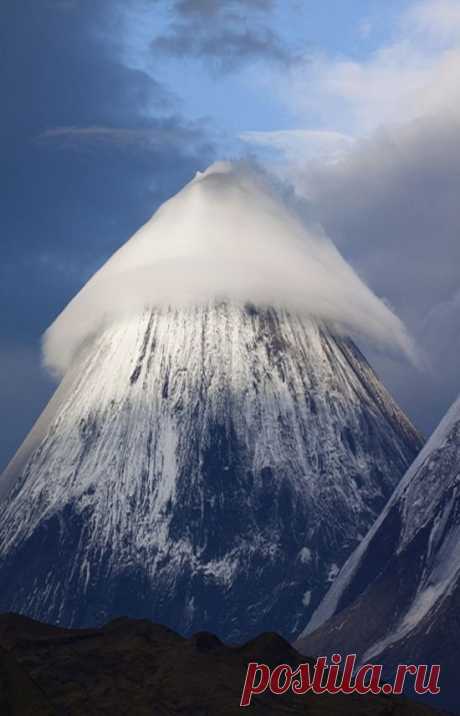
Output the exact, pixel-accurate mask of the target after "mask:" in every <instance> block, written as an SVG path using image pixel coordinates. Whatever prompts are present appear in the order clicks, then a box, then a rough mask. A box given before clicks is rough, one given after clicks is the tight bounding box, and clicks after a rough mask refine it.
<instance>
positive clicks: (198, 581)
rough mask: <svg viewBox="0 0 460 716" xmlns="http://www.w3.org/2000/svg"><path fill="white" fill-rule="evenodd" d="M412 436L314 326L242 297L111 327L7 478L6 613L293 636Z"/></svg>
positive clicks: (393, 478)
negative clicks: (134, 619) (129, 619)
mask: <svg viewBox="0 0 460 716" xmlns="http://www.w3.org/2000/svg"><path fill="white" fill-rule="evenodd" d="M420 446H421V440H420V437H419V436H418V434H417V433H416V431H415V430H414V428H413V427H412V426H411V424H410V422H409V421H408V419H407V418H406V417H405V416H404V415H403V413H402V412H401V411H400V410H399V409H398V407H397V406H396V405H395V403H394V402H393V400H392V399H391V397H390V396H389V395H388V393H387V392H386V391H385V389H384V388H383V386H382V385H381V383H380V382H379V380H378V378H377V377H376V375H375V374H374V372H373V371H372V369H371V368H370V367H369V365H368V363H367V362H366V360H365V359H364V358H363V356H362V355H361V353H360V352H359V350H358V349H357V348H356V347H355V345H354V344H353V342H352V341H350V340H349V339H346V338H343V337H341V336H338V335H337V334H334V332H332V331H331V330H330V329H328V328H326V327H325V326H324V325H323V324H321V323H318V322H316V321H313V320H310V319H306V318H305V317H303V316H300V315H298V314H296V313H293V312H290V311H287V310H283V309H279V310H275V309H273V308H266V309H264V308H256V307H255V306H254V305H253V304H241V303H236V302H234V303H230V302H220V303H218V302H211V303H207V304H204V305H202V306H188V307H186V306H184V307H182V308H175V307H169V308H168V307H163V308H157V309H149V310H145V311H144V312H143V313H142V314H141V315H139V316H127V317H125V318H124V319H121V318H119V319H118V320H117V321H112V322H110V324H109V325H107V326H106V327H105V329H104V330H101V331H99V333H98V334H97V335H96V336H94V337H93V338H92V339H91V340H89V341H87V343H86V344H85V345H83V346H82V347H81V348H80V349H79V352H78V354H77V355H76V357H75V358H74V359H73V361H72V365H71V367H70V368H69V369H68V370H67V372H66V375H65V377H64V379H63V381H62V383H61V385H60V386H59V388H58V390H57V392H56V394H55V395H54V397H53V398H52V400H51V402H50V404H49V405H48V407H47V409H46V411H45V412H44V413H43V415H42V417H41V418H40V419H39V421H38V422H37V424H36V426H35V427H34V429H33V430H32V432H31V434H30V435H29V437H28V438H27V439H26V441H25V442H24V444H23V446H22V448H21V449H20V451H19V452H18V454H17V456H16V458H15V459H14V460H13V461H12V463H11V464H10V466H9V468H8V469H7V471H6V473H5V474H4V475H3V476H2V479H1V481H0V484H1V486H2V501H1V503H0V580H1V584H2V589H1V591H0V611H10V610H16V611H18V610H19V611H21V612H22V613H24V614H27V615H30V616H33V617H35V618H40V619H44V620H49V621H51V622H59V623H61V624H64V625H88V624H95V623H101V622H104V621H106V620H107V619H109V618H110V617H112V616H117V615H119V614H129V615H131V616H148V617H150V618H152V619H154V620H156V621H159V622H162V623H164V624H167V625H169V626H171V627H174V628H177V629H178V630H180V631H182V632H187V633H189V632H193V631H197V630H203V629H208V630H211V631H214V632H216V633H218V634H219V635H220V636H221V637H225V638H228V639H232V640H235V639H241V638H243V637H248V636H251V635H253V634H256V633H258V632H260V631H263V630H266V629H269V630H277V631H279V632H281V633H282V634H284V635H285V636H287V637H293V636H295V635H296V634H297V633H298V632H299V629H300V627H301V625H302V620H303V619H304V618H305V614H308V613H311V611H312V610H313V609H315V608H316V606H317V605H318V602H319V600H320V599H321V597H322V596H323V594H324V593H325V591H326V589H327V587H328V586H329V584H330V582H331V581H332V580H333V578H334V577H335V575H336V573H337V571H338V570H339V568H340V566H341V565H342V563H343V562H344V560H345V559H346V558H347V556H348V555H349V554H350V552H351V551H352V549H353V548H354V547H355V546H356V545H357V544H358V543H359V542H360V541H361V540H362V538H363V535H364V534H365V533H366V531H367V530H368V528H369V527H370V525H371V524H372V523H373V522H374V520H375V518H376V517H377V515H378V514H379V512H380V511H381V509H382V507H383V506H384V504H385V502H386V500H387V499H388V497H389V495H390V494H391V492H392V490H393V488H394V487H395V484H396V483H397V481H398V479H399V478H400V477H401V475H402V474H403V473H404V472H405V470H406V469H407V466H408V465H409V464H410V463H411V462H412V460H413V458H414V457H415V455H416V454H417V452H418V451H419V448H420Z"/></svg>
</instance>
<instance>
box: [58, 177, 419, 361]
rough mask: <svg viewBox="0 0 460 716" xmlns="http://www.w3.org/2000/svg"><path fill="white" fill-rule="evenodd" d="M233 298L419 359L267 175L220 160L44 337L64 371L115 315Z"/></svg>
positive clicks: (164, 209) (165, 208) (400, 329)
mask: <svg viewBox="0 0 460 716" xmlns="http://www.w3.org/2000/svg"><path fill="white" fill-rule="evenodd" d="M221 298H223V299H225V298H228V299H230V300H233V301H241V302H246V301H251V302H253V303H255V304H259V305H267V304H269V305H273V304H275V305H280V306H283V307H286V308H288V309H292V310H295V311H297V312H301V313H303V314H305V315H307V316H313V317H315V318H318V319H319V320H323V321H326V322H328V323H329V324H333V325H334V327H335V328H336V329H337V330H343V331H346V332H347V333H350V332H351V333H353V334H355V335H359V336H366V337H368V338H370V339H371V340H372V341H373V342H374V343H375V344H377V345H382V346H383V345H384V346H393V347H394V346H396V347H397V348H399V349H400V350H403V351H405V352H406V354H408V355H410V356H411V357H413V358H415V354H414V350H413V347H412V343H411V341H410V339H409V338H408V336H407V334H406V331H405V329H404V326H403V325H402V323H401V322H400V321H399V319H398V318H397V317H396V316H395V315H394V314H393V313H392V312H391V310H390V309H389V308H388V307H387V306H386V305H385V304H384V303H382V302H381V301H380V300H379V299H378V298H377V297H376V296H375V295H374V294H373V293H372V292H371V291H370V290H369V289H368V288H367V286H365V284H364V283H363V282H362V281H361V280H360V279H359V278H358V276H357V275H356V274H355V273H354V272H353V271H352V269H351V268H350V266H349V265H348V264H347V263H346V262H345V261H344V260H343V258H342V257H341V255H340V254H339V252H338V251H337V249H336V248H335V247H334V245H333V244H332V242H331V241H330V240H329V239H328V238H327V237H326V236H325V235H324V234H323V233H322V232H321V231H320V230H319V229H315V228H314V227H308V226H306V225H305V223H304V222H303V221H302V219H301V217H300V216H299V215H298V214H297V212H296V211H295V209H294V207H290V206H288V204H287V201H286V200H283V198H282V197H281V196H280V195H279V194H277V193H276V191H275V189H274V187H272V186H269V185H268V183H267V180H266V178H264V177H262V176H261V175H259V174H256V173H255V172H254V171H253V170H250V169H249V168H248V167H245V166H242V165H230V164H227V163H219V164H217V165H213V166H212V167H211V168H210V169H209V170H207V171H206V172H204V173H203V174H198V175H197V177H196V178H195V179H194V180H193V181H192V182H190V183H189V184H188V185H187V186H186V187H185V188H184V189H183V190H182V191H181V192H179V194H177V195H176V196H175V197H173V198H172V199H170V200H169V201H168V202H166V203H165V204H163V205H162V206H161V207H160V209H159V210H158V211H157V212H156V213H155V214H154V216H153V217H152V219H151V220H150V221H149V222H148V223H147V224H146V225H145V226H144V227H143V228H142V229H140V231H139V232H138V233H137V234H135V235H134V237H132V238H131V239H130V241H128V242H127V243H126V244H125V245H124V246H123V247H122V248H121V249H120V250H119V251H117V252H116V253H115V254H114V255H113V257H112V258H111V259H110V260H109V261H108V262H107V263H106V264H105V265H104V266H103V268H102V269H101V270H100V271H98V272H97V273H96V274H95V275H94V276H93V278H92V279H91V280H90V281H89V282H88V283H87V284H86V286H84V287H83V289H82V290H81V291H80V293H79V294H78V295H77V296H76V297H75V298H74V299H73V301H71V302H70V304H69V305H68V306H67V308H66V309H65V310H64V311H63V313H62V314H61V315H60V316H59V317H58V318H57V319H56V321H55V322H54V323H53V325H52V326H51V327H50V328H49V329H48V331H47V333H46V335H45V341H44V349H45V362H46V364H47V365H48V367H50V368H51V369H52V370H54V371H55V372H57V373H59V374H63V373H64V372H65V371H66V370H67V368H68V367H69V365H70V364H71V362H72V359H73V357H74V355H75V354H76V352H77V351H78V348H79V346H81V345H82V344H83V343H84V342H85V341H87V340H89V339H91V337H92V336H94V335H95V334H97V332H98V331H100V330H102V329H103V327H104V325H105V324H106V323H107V322H108V321H117V320H123V319H125V318H126V317H129V316H130V315H132V314H137V313H139V312H141V311H143V310H144V309H145V308H146V307H148V306H155V305H159V304H164V303H167V304H173V305H180V304H183V303H202V302H204V301H209V300H214V299H221Z"/></svg>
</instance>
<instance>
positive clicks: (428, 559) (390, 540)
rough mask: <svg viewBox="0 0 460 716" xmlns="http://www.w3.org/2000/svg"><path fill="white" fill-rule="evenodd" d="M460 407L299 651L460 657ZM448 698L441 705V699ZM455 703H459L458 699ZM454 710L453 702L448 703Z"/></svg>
mask: <svg viewBox="0 0 460 716" xmlns="http://www.w3.org/2000/svg"><path fill="white" fill-rule="evenodd" d="M459 608H460V398H459V400H457V402H456V403H455V404H454V405H453V406H452V408H451V409H450V411H449V412H448V414H447V415H446V417H445V418H444V420H443V421H442V422H441V424H440V425H439V427H438V428H437V430H436V431H435V432H434V434H433V436H432V437H431V439H430V440H429V441H428V443H427V444H426V446H425V447H424V449H423V450H422V451H421V453H420V454H419V456H418V458H417V459H416V460H415V462H414V464H413V465H412V466H411V467H410V469H409V470H408V472H407V473H406V475H405V476H404V478H403V480H402V481H401V482H400V484H399V486H398V487H397V488H396V490H395V493H394V494H393V496H392V498H391V499H390V501H389V503H388V505H387V507H386V508H385V510H384V511H383V513H382V515H381V516H380V518H379V519H378V520H377V522H376V524H375V525H374V526H373V528H372V529H371V530H370V532H369V534H368V535H367V536H366V538H365V540H363V542H362V543H361V545H360V546H359V547H358V548H357V549H356V551H355V552H354V553H353V555H352V556H351V557H350V558H349V559H348V561H347V562H346V564H345V565H344V567H343V568H342V570H341V572H340V574H339V576H338V577H337V580H336V581H335V583H334V585H333V586H332V587H331V589H330V591H329V592H328V594H327V595H326V597H325V598H324V600H323V601H322V603H321V605H320V606H319V607H318V609H317V610H316V611H315V613H314V614H313V616H312V618H311V620H310V622H309V624H308V627H307V629H306V630H305V632H304V633H303V634H302V636H301V638H300V640H299V641H298V645H299V646H300V647H301V648H302V649H304V650H306V651H308V652H309V653H311V650H312V649H313V652H314V653H316V652H317V651H318V652H321V653H323V652H324V653H327V652H328V651H340V650H341V649H345V650H347V651H348V652H355V651H356V652H357V653H358V654H360V656H361V658H362V659H363V660H373V661H377V662H378V663H382V662H383V663H385V664H387V665H389V666H393V665H394V664H395V663H397V662H398V661H399V662H400V663H433V662H434V663H441V664H443V678H444V683H445V685H446V692H448V690H449V688H453V687H455V689H456V679H457V676H456V674H457V670H458V659H459V657H460V637H459V630H458V614H459ZM446 698H447V696H446ZM456 698H457V697H456ZM452 703H453V704H455V705H457V706H458V698H457V702H455V701H454V702H452Z"/></svg>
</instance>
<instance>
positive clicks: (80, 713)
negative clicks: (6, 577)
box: [0, 614, 441, 716]
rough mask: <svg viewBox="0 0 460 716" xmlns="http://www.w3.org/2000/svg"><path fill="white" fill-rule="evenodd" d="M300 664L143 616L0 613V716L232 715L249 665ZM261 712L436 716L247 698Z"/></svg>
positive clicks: (338, 700)
mask: <svg viewBox="0 0 460 716" xmlns="http://www.w3.org/2000/svg"><path fill="white" fill-rule="evenodd" d="M255 660H256V661H259V662H262V663H265V664H268V665H269V666H271V667H272V668H273V667H274V666H275V665H278V664H282V663H284V664H290V665H291V666H292V668H296V667H297V665H298V664H299V663H305V661H307V660H306V659H305V658H304V657H302V656H301V655H300V654H299V653H298V652H296V651H295V650H294V649H293V648H292V647H291V646H290V645H289V644H288V643H287V642H285V641H284V640H283V639H282V638H281V637H280V636H278V635H277V634H273V633H267V634H261V635H260V636H258V637H257V638H255V639H253V640H252V641H250V642H248V643H246V644H243V645H242V646H238V647H231V646H227V645H225V644H223V643H222V642H221V641H220V640H219V639H218V638H217V637H216V636H214V635H213V634H209V633H203V632H201V633H198V634H195V635H193V637H192V638H191V639H183V638H182V637H181V636H179V635H178V634H176V633H174V632H173V631H171V630H169V629H166V628H165V627H162V626H160V625H158V624H153V623H151V622H149V621H147V620H132V619H126V618H121V619H117V620H115V621H112V622H110V623H109V624H106V625H105V626H103V627H102V628H100V629H85V630H76V629H72V630H66V629H58V628H56V627H50V626H48V625H46V624H41V623H39V622H36V621H33V620H31V619H26V618H24V617H19V616H18V615H15V614H4V615H0V708H1V709H2V710H1V713H2V714H4V715H5V716H6V715H8V716H58V714H66V716H87V714H106V713H110V714H112V715H113V716H125V714H136V716H144V715H145V716H151V714H152V713H155V714H158V716H174V715H175V714H177V715H178V716H179V715H181V716H184V715H186V716H203V715H204V714H206V715H207V716H236V715H237V714H241V713H242V711H241V708H240V706H239V703H240V699H241V692H242V688H243V684H244V677H245V673H246V669H247V664H248V662H250V661H255ZM249 711H250V713H251V714H256V716H257V715H260V716H283V715H286V716H296V714H299V716H300V715H301V714H305V713H309V714H315V715H316V716H349V714H350V713H353V716H388V714H390V713H391V714H392V716H436V714H438V715H439V716H441V714H440V712H438V711H434V710H432V709H431V708H428V707H426V706H423V705H419V704H415V703H413V702H409V701H406V700H405V699H402V698H397V697H395V698H390V699H389V698H387V697H366V696H357V695H351V696H328V695H322V696H315V695H314V694H307V695H306V696H294V695H293V694H290V693H289V694H286V695H284V696H274V695H272V694H270V692H265V693H264V694H261V695H259V696H254V697H253V699H252V703H251V706H250V709H249Z"/></svg>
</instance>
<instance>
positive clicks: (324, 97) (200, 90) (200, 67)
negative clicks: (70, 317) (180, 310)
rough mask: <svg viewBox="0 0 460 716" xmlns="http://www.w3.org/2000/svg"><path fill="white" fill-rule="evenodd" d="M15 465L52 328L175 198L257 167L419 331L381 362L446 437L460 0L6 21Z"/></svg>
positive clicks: (410, 403) (22, 15) (79, 6)
mask: <svg viewBox="0 0 460 716" xmlns="http://www.w3.org/2000/svg"><path fill="white" fill-rule="evenodd" d="M0 35H1V37H0V42H1V47H2V50H3V54H2V63H1V66H0V78H1V82H2V87H3V96H4V97H5V98H6V100H5V103H4V108H3V111H2V114H1V116H0V125H1V133H0V141H1V144H2V167H1V170H0V171H1V176H2V191H1V194H0V202H1V213H2V218H3V231H2V238H1V266H0V301H1V325H0V398H1V402H0V411H1V414H0V420H1V423H2V425H3V426H4V427H3V430H2V433H1V436H0V466H1V465H4V464H5V463H6V462H7V461H8V459H9V458H10V457H11V456H12V453H13V452H14V450H15V449H16V448H17V447H18V446H19V444H20V442H21V440H22V439H23V437H24V436H25V434H26V432H27V431H28V429H29V428H30V427H31V424H32V422H33V420H34V418H35V417H36V416H37V415H38V414H39V412H40V410H41V409H42V407H43V405H44V403H45V402H46V400H47V399H48V397H49V395H50V393H51V391H52V389H53V382H52V380H51V379H50V378H49V377H48V376H47V375H46V374H45V373H44V371H43V370H42V369H41V363H40V336H41V334H42V333H43V331H44V330H45V329H46V328H47V326H48V325H49V324H50V323H51V322H52V320H53V319H54V317H55V316H56V315H57V314H58V313H59V312H60V311H61V310H62V309H63V307H64V306H65V305H66V303H67V302H68V301H69V299H70V298H71V297H72V296H73V295H74V294H75V293H76V292H77V291H78V289H79V288H80V287H81V286H82V285H83V283H84V282H85V281H86V280H87V279H88V277H89V276H90V275H91V274H92V273H93V272H94V271H95V269H97V268H98V267H99V266H100V265H101V264H102V263H103V262H104V261H105V260H106V259H107V258H108V257H109V256H110V255H111V254H112V253H113V251H114V250H115V249H116V248H118V247H119V246H120V245H121V244H122V243H123V242H124V241H125V240H126V239H127V238H128V237H129V236H130V235H131V234H132V233H133V232H134V231H135V230H136V229H137V228H138V227H139V226H140V225H141V224H142V223H143V222H144V221H145V220H146V219H147V218H148V217H149V216H150V215H151V214H152V213H153V211H154V210H155V209H156V208H157V206H158V205H159V204H160V203H161V202H162V201H164V200H165V199H166V198H167V197H169V196H170V195H172V194H174V193H175V192H176V191H178V190H179V189H180V188H181V186H182V185H183V184H184V183H185V182H186V181H188V180H189V179H190V178H191V177H192V176H193V175H194V174H195V172H196V171H197V170H203V169H204V168H205V167H206V166H208V165H209V164H210V163H211V162H212V161H214V160H216V159H225V158H230V159H231V158H236V157H241V156H243V157H252V158H254V159H255V160H257V161H259V162H260V163H262V164H263V165H264V167H265V168H266V169H267V170H268V171H271V172H274V173H276V174H277V176H278V178H279V179H280V180H281V181H283V182H286V183H287V184H288V185H289V186H290V187H291V188H292V190H293V191H295V192H296V193H297V195H298V197H299V200H300V201H303V202H304V203H305V207H306V211H308V212H309V214H310V215H311V217H312V218H313V219H314V220H315V221H317V222H319V223H321V224H322V226H323V227H324V229H325V230H326V231H327V233H328V234H329V235H330V236H331V238H332V239H333V241H334V242H335V243H336V245H337V246H338V248H339V249H340V251H341V252H342V253H343V254H344V256H345V258H347V260H349V261H350V263H351V264H352V265H353V267H354V268H355V270H357V271H358V273H359V274H360V275H361V276H362V277H363V278H364V279H365V280H366V282H367V283H368V284H369V285H370V286H371V288H372V289H373V290H374V291H375V292H376V293H377V295H379V296H381V297H383V298H384V300H385V301H387V302H388V303H389V304H390V305H391V306H392V307H393V308H394V309H395V311H396V312H397V313H398V315H400V317H401V318H402V319H403V320H404V321H405V322H406V325H407V326H408V328H409V330H410V331H411V333H412V334H413V335H414V337H415V339H416V340H417V342H418V344H419V347H420V354H421V356H422V357H423V362H424V364H425V369H424V372H423V373H420V372H418V371H416V370H414V368H413V367H412V366H408V365H407V364H405V363H404V361H403V360H398V359H395V358H394V357H391V356H384V355H383V356H382V355H377V354H376V355H375V356H374V355H373V354H372V352H371V357H372V360H373V362H374V364H375V365H376V366H377V368H378V370H379V371H380V373H381V374H382V375H383V377H384V379H385V382H386V383H387V385H388V386H389V387H390V389H391V390H392V391H393V393H394V394H395V397H396V398H397V399H398V400H399V401H400V403H401V404H402V406H403V407H404V408H405V409H406V410H407V411H408V412H409V414H410V415H411V417H413V419H414V420H415V422H416V424H417V425H418V426H419V427H421V428H422V429H423V430H424V431H425V432H427V433H429V432H430V431H431V429H432V428H433V427H434V425H435V424H436V423H437V421H438V420H439V418H440V417H441V415H442V414H443V412H444V411H445V410H446V408H447V407H448V405H449V403H450V402H451V401H452V400H453V399H454V397H455V396H456V395H457V394H458V392H459V390H460V384H459V381H457V359H456V357H455V356H456V355H458V349H459V348H460V344H459V332H458V327H459V315H460V280H459V271H458V266H459V261H460V248H459V244H460V242H459V241H458V235H459V226H460V216H459V210H458V208H457V204H458V195H459V189H460V152H459V149H458V146H459V145H460V142H459V141H458V139H459V128H460V109H459V108H460V90H459V87H460V81H459V80H460V59H459V57H460V3H459V2H458V0H412V1H410V2H409V1H407V2H406V0H386V1H385V2H381V0H349V1H348V2H344V1H343V0H323V2H321V3H318V2H313V0H283V1H281V0H222V1H221V2H217V0H170V1H169V0H161V1H157V2H154V1H153V0H128V1H126V2H121V0H111V1H110V2H109V1H108V0H98V2H93V1H90V0H14V2H9V3H7V4H6V5H5V7H4V9H3V20H2V26H1V28H0Z"/></svg>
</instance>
